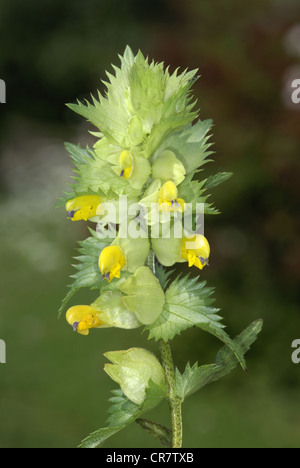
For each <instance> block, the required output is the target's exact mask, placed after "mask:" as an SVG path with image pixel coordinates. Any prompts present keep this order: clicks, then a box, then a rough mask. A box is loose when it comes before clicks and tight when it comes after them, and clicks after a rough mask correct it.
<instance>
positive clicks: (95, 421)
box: [0, 0, 300, 448]
mask: <svg viewBox="0 0 300 468" xmlns="http://www.w3.org/2000/svg"><path fill="white" fill-rule="evenodd" d="M0 43H1V52H0V78H1V79H3V80H5V81H6V85H7V103H6V104H1V106H0V165H1V171H0V204H1V222H0V256H1V281H0V300H1V312H0V338H1V339H4V340H5V341H6V345H7V364H6V365H0V447H2V448H3V447H8V448H9V447H20V448H25V447H50V448H51V447H75V446H76V445H77V444H78V443H79V441H80V440H81V439H82V438H84V437H85V436H86V435H87V434H88V433H90V432H92V431H94V430H96V429H97V428H99V427H101V426H103V425H104V423H105V420H106V418H107V409H108V403H107V399H108V397H109V396H110V391H111V390H112V389H113V388H115V384H114V383H113V382H112V381H110V379H109V378H108V376H107V375H106V374H105V373H104V372H103V370H102V368H103V365H104V362H105V359H104V357H103V352H105V351H107V350H115V349H127V348H128V347H131V346H147V347H148V348H149V349H151V350H153V351H155V352H157V346H156V345H155V343H152V342H149V343H148V344H145V340H146V335H143V336H141V335H140V331H139V330H137V331H130V332H126V333H124V332H123V331H120V330H116V329H112V330H107V331H95V332H94V333H91V334H90V336H89V338H86V337H81V336H79V335H77V334H73V333H72V331H71V330H70V327H69V326H68V325H67V324H66V323H65V321H64V319H61V320H60V321H58V320H57V311H58V308H59V306H60V302H61V300H62V298H63V297H64V295H65V293H66V290H67V284H68V281H69V278H68V277H69V275H70V274H72V267H71V263H72V260H71V259H72V256H74V254H75V248H76V246H77V241H78V240H80V239H83V238H85V236H86V235H87V231H86V227H85V225H84V224H82V223H71V222H68V221H67V219H66V216H65V213H64V210H63V209H56V210H55V209H54V205H55V203H56V198H57V197H59V196H60V194H61V192H62V191H63V190H65V189H66V186H67V183H68V181H69V178H70V175H71V165H70V161H69V159H68V156H67V153H66V151H65V149H64V145H63V143H64V141H70V142H72V143H80V144H82V145H85V144H87V143H89V144H92V143H93V138H92V137H91V136H89V135H88V130H89V129H90V128H91V127H89V126H88V125H87V124H86V123H85V122H84V121H83V119H80V118H79V117H78V116H76V115H72V112H71V111H69V110H68V109H67V108H66V107H65V103H66V102H74V101H75V99H76V98H84V97H88V95H89V93H90V92H92V91H95V90H96V89H97V88H99V89H100V90H103V86H102V83H101V81H100V80H101V79H104V78H105V70H109V71H111V63H115V64H118V63H119V61H118V58H117V54H118V53H123V51H124V49H125V46H126V44H129V45H130V46H131V47H132V49H133V50H134V52H137V51H138V49H141V50H142V51H143V53H144V54H146V55H149V57H150V58H153V59H155V60H156V61H164V62H165V63H166V65H170V66H171V69H172V70H174V69H175V68H176V67H178V66H180V67H181V69H184V68H186V67H189V68H199V74H200V75H201V79H200V80H198V82H197V83H196V85H195V86H194V91H195V94H196V96H197V97H198V102H199V107H200V109H201V112H200V117H201V118H202V119H205V118H212V119H213V120H214V142H215V145H214V150H215V163H213V164H212V163H211V164H209V165H207V166H206V169H205V171H206V174H205V175H208V174H212V173H215V172H217V171H219V170H225V171H232V172H234V177H233V178H232V179H230V180H229V181H228V182H226V183H225V184H224V185H221V186H220V187H218V188H217V189H215V190H214V193H213V200H214V201H215V203H216V205H217V206H218V207H219V209H220V210H221V212H222V214H221V215H220V216H217V217H214V216H210V217H207V218H206V236H207V237H208V238H209V240H210V243H211V246H212V257H211V262H210V263H211V267H210V269H205V270H204V271H203V272H202V274H201V276H202V278H205V279H207V280H208V282H209V284H210V285H213V286H215V287H216V299H217V302H216V303H217V305H218V306H220V307H222V315H223V316H224V318H225V322H226V325H227V326H228V332H229V333H230V335H231V336H235V335H236V334H238V333H239V332H240V331H241V330H242V329H244V328H245V327H246V326H247V325H248V324H249V323H250V322H251V321H253V320H255V319H257V318H260V317H262V318H263V319H264V322H265V324H264V330H263V333H262V334H261V335H260V337H259V340H258V341H257V342H256V344H255V345H254V346H253V348H252V350H251V351H250V352H249V354H248V355H247V361H248V367H249V372H248V375H244V374H243V372H242V371H241V370H240V369H236V370H235V371H234V372H233V373H232V374H230V375H229V376H227V377H226V378H224V379H223V380H222V381H220V382H218V383H215V384H212V385H211V386H207V387H206V388H205V389H204V390H202V391H201V392H200V393H199V394H196V395H193V396H192V397H190V398H189V399H188V400H187V401H186V402H185V403H184V407H183V410H184V429H185V431H184V446H185V447H190V448H191V447H298V446H299V442H300V402H299V384H300V364H299V365H298V366H297V365H295V364H293V363H292V361H291V353H292V348H291V343H292V341H293V340H294V339H297V338H300V327H299V306H298V304H299V276H300V245H299V175H300V165H299V146H300V145H299V140H300V136H299V135H300V131H299V129H300V127H299V124H300V104H299V105H295V104H292V102H291V97H290V96H291V87H290V83H291V80H292V79H295V78H300V4H299V0H282V1H280V0H252V1H251V2H247V3H243V2H240V1H239V0H214V1H212V0H186V1H184V2H183V1H179V0H152V1H151V2H150V1H148V0H144V1H141V0H132V1H130V0H85V1H84V2H83V1H82V0H81V1H79V0H72V1H71V0H41V1H40V2H36V1H34V0H22V1H21V0H2V2H1V9H0ZM93 298H94V295H93V294H91V293H90V292H88V291H83V292H81V293H79V294H78V295H77V297H76V298H75V299H74V301H73V303H74V304H75V303H89V302H88V301H90V300H92V299H93ZM219 347H220V344H219V343H218V341H217V340H216V339H215V338H213V337H211V336H209V335H206V334H205V333H204V332H201V331H199V330H194V329H192V330H189V331H187V332H185V333H184V334H183V335H182V336H180V337H177V338H176V339H175V340H174V343H173V349H174V359H175V361H176V364H177V366H178V367H179V368H180V369H181V370H182V369H183V367H184V366H185V363H186V362H187V361H188V360H189V361H190V362H191V363H193V362H195V361H198V362H199V363H201V364H205V363H211V362H213V361H214V358H215V354H216V352H217V350H218V349H219ZM149 417H151V419H153V420H156V421H160V422H163V423H165V424H169V421H168V408H167V404H162V405H161V406H159V407H158V408H157V409H156V410H154V411H153V412H152V414H151V415H150V414H149ZM105 446H106V447H156V446H158V445H157V444H156V443H155V442H153V441H152V439H151V438H150V436H149V435H148V434H146V433H143V432H142V430H141V429H140V428H139V427H138V426H137V425H136V424H133V425H131V426H130V427H129V428H128V429H127V430H125V431H123V432H120V433H119V434H117V435H115V436H114V437H113V438H112V439H110V440H109V441H107V443H106V444H105Z"/></svg>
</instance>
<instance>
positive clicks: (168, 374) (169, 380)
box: [148, 252, 182, 448]
mask: <svg viewBox="0 0 300 468" xmlns="http://www.w3.org/2000/svg"><path fill="white" fill-rule="evenodd" d="M148 266H149V268H150V269H151V270H152V271H153V273H154V274H155V255H154V253H153V252H151V253H150V255H149V257H148ZM159 348H160V354H161V361H162V366H163V369H164V372H165V378H166V384H167V389H168V401H169V407H170V411H171V422H172V448H181V447H182V411H181V399H180V398H179V397H178V396H177V395H176V393H175V368H174V363H173V357H172V352H171V347H170V343H169V342H165V341H163V340H160V343H159Z"/></svg>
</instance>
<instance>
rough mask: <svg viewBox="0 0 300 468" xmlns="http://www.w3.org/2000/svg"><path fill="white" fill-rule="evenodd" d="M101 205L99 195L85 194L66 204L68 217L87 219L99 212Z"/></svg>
mask: <svg viewBox="0 0 300 468" xmlns="http://www.w3.org/2000/svg"><path fill="white" fill-rule="evenodd" d="M100 205H101V199H100V197H98V196H97V195H83V196H81V197H76V198H73V200H69V201H68V202H67V204H66V210H67V213H68V218H70V219H71V220H72V221H80V220H81V219H83V220H84V221H87V220H88V219H91V218H94V216H96V215H97V214H99V209H100Z"/></svg>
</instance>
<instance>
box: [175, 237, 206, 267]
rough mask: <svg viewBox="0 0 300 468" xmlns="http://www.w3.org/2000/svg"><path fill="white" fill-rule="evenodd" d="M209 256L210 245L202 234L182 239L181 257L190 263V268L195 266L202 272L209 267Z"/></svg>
mask: <svg viewBox="0 0 300 468" xmlns="http://www.w3.org/2000/svg"><path fill="white" fill-rule="evenodd" d="M209 255H210V247H209V243H208V241H207V239H206V238H205V237H204V236H202V235H201V234H196V235H195V236H194V237H184V238H183V239H182V248H181V257H182V258H184V260H187V261H188V262H189V267H192V266H195V267H197V268H199V269H200V270H202V269H203V267H204V266H205V265H208V260H209Z"/></svg>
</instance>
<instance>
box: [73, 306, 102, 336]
mask: <svg viewBox="0 0 300 468" xmlns="http://www.w3.org/2000/svg"><path fill="white" fill-rule="evenodd" d="M97 314H98V312H97V310H96V309H94V308H93V307H91V306H87V305H79V306H73V307H71V308H70V309H69V310H68V311H67V313H66V319H67V322H68V323H69V324H70V325H72V327H73V330H74V331H77V332H78V333H80V335H88V334H89V332H90V329H91V328H98V327H101V325H104V322H102V321H101V320H100V319H99V317H98V315H97Z"/></svg>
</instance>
